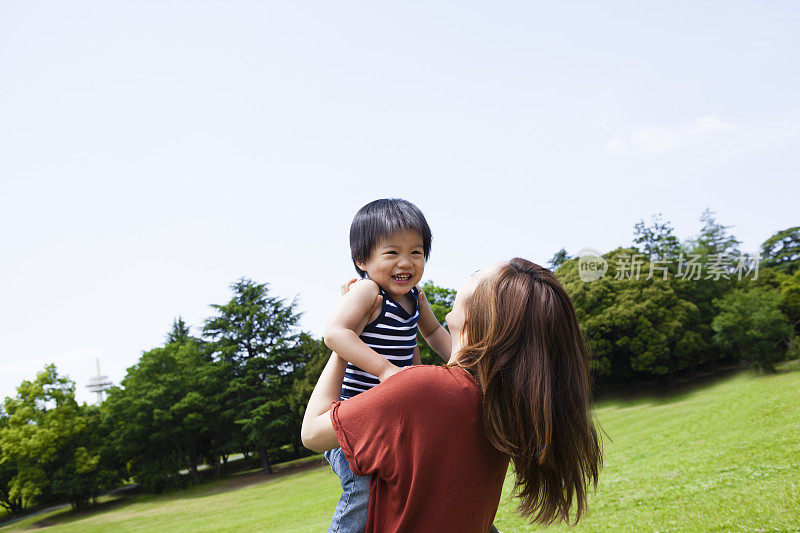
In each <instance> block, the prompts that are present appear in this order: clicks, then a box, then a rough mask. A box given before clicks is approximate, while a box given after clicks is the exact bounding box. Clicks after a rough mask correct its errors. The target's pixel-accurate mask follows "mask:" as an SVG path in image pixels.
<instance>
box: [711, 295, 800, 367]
mask: <svg viewBox="0 0 800 533" xmlns="http://www.w3.org/2000/svg"><path fill="white" fill-rule="evenodd" d="M718 305H719V308H720V312H719V314H718V315H717V316H716V317H715V318H714V321H713V325H712V326H713V329H714V341H715V342H716V343H717V344H719V345H720V346H721V347H722V349H723V350H730V351H733V352H735V353H736V354H737V355H738V356H739V357H741V358H743V359H746V360H750V361H754V362H755V364H757V365H758V367H759V369H760V370H762V371H763V370H767V371H769V372H773V371H774V370H775V368H774V363H775V362H776V361H780V360H782V359H783V358H784V357H785V355H786V344H787V343H788V342H789V340H790V339H791V338H792V336H793V330H792V328H791V326H790V325H789V323H788V320H787V318H786V316H785V315H784V314H783V313H782V312H781V310H780V305H781V298H780V296H779V295H778V294H777V293H775V292H773V291H763V290H749V291H747V290H734V291H732V292H730V293H729V294H727V295H725V297H723V298H722V299H721V301H720V302H719V303H718Z"/></svg>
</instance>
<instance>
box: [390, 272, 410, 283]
mask: <svg viewBox="0 0 800 533" xmlns="http://www.w3.org/2000/svg"><path fill="white" fill-rule="evenodd" d="M392 279H393V280H395V281H408V280H410V279H411V274H395V275H394V276H392Z"/></svg>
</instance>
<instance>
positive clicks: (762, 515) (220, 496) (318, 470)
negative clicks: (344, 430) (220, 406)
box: [2, 371, 800, 533]
mask: <svg viewBox="0 0 800 533" xmlns="http://www.w3.org/2000/svg"><path fill="white" fill-rule="evenodd" d="M596 415H597V419H598V420H599V423H600V425H601V426H602V428H603V429H604V430H605V432H606V433H607V434H608V436H609V437H610V439H611V440H609V438H604V455H605V466H604V469H603V473H602V475H601V477H600V484H599V486H598V491H597V493H596V494H595V495H593V496H592V497H591V499H590V504H589V515H588V516H587V517H585V518H584V520H582V522H581V524H580V525H579V526H578V528H577V529H581V530H587V531H598V530H603V531H606V530H620V531H632V530H637V531H712V530H716V531H731V530H748V531H797V530H800V372H798V371H792V372H784V373H780V374H777V375H772V376H759V375H756V374H754V373H750V372H743V373H740V374H738V375H736V376H733V377H729V378H726V379H723V380H720V381H717V382H715V383H713V384H711V385H706V386H704V387H703V388H698V389H696V390H693V391H691V392H686V393H682V394H678V395H674V396H671V397H669V398H656V399H654V398H649V399H638V400H607V401H603V402H600V403H598V405H597V409H596ZM242 485H245V486H243V487H242ZM510 487H511V478H509V479H508V480H507V483H506V490H505V491H504V497H503V500H502V501H501V504H500V509H499V511H498V514H497V519H496V520H495V523H496V525H497V526H498V528H499V529H500V530H501V531H503V532H513V531H530V530H532V529H533V528H531V527H530V526H526V525H525V524H524V522H523V521H522V520H521V519H520V518H519V517H518V516H517V515H516V514H515V513H514V502H513V500H509V498H508V494H509V491H510ZM338 495H339V485H338V480H337V478H336V476H335V475H334V474H333V473H332V472H331V471H330V469H329V468H328V467H326V466H321V467H315V468H311V469H308V470H304V471H301V472H293V473H287V474H284V475H282V476H276V477H275V478H272V479H270V480H261V481H259V480H256V481H255V482H253V483H251V484H249V485H247V484H244V483H240V484H239V485H237V484H236V479H230V480H224V481H220V482H213V483H208V484H205V485H201V486H197V487H194V488H191V489H188V490H184V491H178V492H174V493H171V494H166V495H160V496H137V497H133V498H127V499H122V500H119V501H117V502H113V501H112V502H105V503H103V504H102V505H101V506H100V508H99V509H96V510H94V511H91V512H87V513H86V514H80V515H74V514H72V513H71V512H68V511H56V512H52V513H49V514H47V515H40V516H37V517H31V518H28V519H25V520H23V521H21V522H18V523H16V524H12V525H11V526H7V527H5V528H2V531H4V532H5V531H13V530H26V529H33V528H37V529H38V528H39V527H41V526H43V525H51V524H52V527H49V528H48V530H50V531H54V532H56V531H58V532H60V531H76V532H77V531H80V532H81V533H89V532H93V531H109V530H115V531H116V530H140V531H153V530H166V531H225V530H260V531H293V532H294V531H325V530H326V529H327V524H328V521H329V519H330V516H331V513H332V511H333V508H334V506H335V503H336V500H337V498H338ZM551 529H552V530H556V531H557V530H560V529H566V528H565V527H564V526H556V527H553V528H551Z"/></svg>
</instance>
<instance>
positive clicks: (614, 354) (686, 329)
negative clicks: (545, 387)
mask: <svg viewBox="0 0 800 533" xmlns="http://www.w3.org/2000/svg"><path fill="white" fill-rule="evenodd" d="M634 253H636V250H635V249H630V248H618V249H617V250H614V251H612V252H609V253H607V254H605V255H604V256H603V257H604V258H605V259H606V261H607V262H608V270H607V272H606V274H605V275H604V276H603V277H601V278H600V279H597V280H595V281H592V282H584V281H582V280H581V279H580V275H579V272H578V260H577V259H573V260H570V261H568V262H567V263H565V264H564V265H562V267H561V268H560V269H559V270H558V277H559V280H560V281H561V282H562V284H563V285H564V288H565V289H566V290H567V292H568V293H569V295H570V297H571V299H572V301H573V304H574V305H575V311H576V314H577V316H578V320H579V322H580V324H581V328H582V329H583V332H584V334H585V337H586V340H587V343H588V346H589V349H590V353H591V355H592V359H591V360H590V366H591V368H592V369H593V371H594V372H595V375H596V376H597V378H598V382H599V383H600V384H605V383H613V382H623V383H627V382H630V381H632V380H636V379H640V378H642V377H659V378H660V377H664V378H666V379H667V380H669V381H670V382H671V381H672V378H673V377H674V376H675V374H676V373H677V372H679V371H681V370H683V369H685V368H687V367H689V366H692V364H693V361H694V360H695V358H696V356H697V354H698V352H701V351H702V350H703V349H704V343H703V341H702V338H701V336H700V335H699V334H698V332H697V331H696V330H695V329H694V324H695V322H696V320H697V316H698V310H697V307H696V306H695V305H694V304H693V303H692V302H690V301H688V300H686V299H684V298H682V297H681V295H680V294H679V293H678V292H677V291H675V289H674V288H673V286H672V283H671V282H670V281H669V280H663V279H661V278H659V277H652V278H651V279H647V276H646V275H644V274H642V275H640V276H639V277H638V279H637V278H636V276H630V277H626V276H622V275H618V274H619V270H618V268H620V265H622V264H624V260H625V259H626V257H627V258H629V257H631V256H632V255H633V254H634Z"/></svg>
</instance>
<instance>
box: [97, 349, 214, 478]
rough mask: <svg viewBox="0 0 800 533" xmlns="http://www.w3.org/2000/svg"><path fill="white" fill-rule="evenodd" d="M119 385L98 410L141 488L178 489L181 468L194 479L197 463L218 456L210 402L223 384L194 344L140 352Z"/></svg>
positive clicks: (208, 360) (110, 392)
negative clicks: (105, 415)
mask: <svg viewBox="0 0 800 533" xmlns="http://www.w3.org/2000/svg"><path fill="white" fill-rule="evenodd" d="M121 385H122V387H123V388H112V389H111V390H110V391H109V395H108V398H107V399H106V401H105V402H104V405H103V407H104V408H105V410H106V413H107V416H108V417H109V424H110V425H111V427H112V428H113V429H112V431H111V439H112V441H113V443H114V446H115V448H116V449H117V450H118V451H119V454H120V456H121V457H122V458H123V460H124V461H125V462H126V463H127V464H128V466H129V472H130V474H131V475H133V477H134V479H136V481H137V482H138V483H139V484H140V485H141V486H142V487H143V488H144V489H145V490H147V491H150V492H158V491H161V490H163V489H165V488H167V487H171V486H180V485H181V484H183V482H184V481H183V479H182V478H181V476H180V475H179V472H180V470H181V469H184V468H185V469H187V470H189V472H190V474H191V475H192V477H194V478H197V477H198V472H197V465H198V464H199V463H200V462H201V461H202V460H203V459H204V458H206V457H212V458H213V457H214V456H218V454H217V453H213V452H218V448H219V447H220V446H221V443H220V441H219V440H218V438H217V435H218V431H217V415H216V410H217V405H216V404H215V401H214V400H215V396H216V395H218V394H219V391H220V389H222V387H223V382H222V380H221V379H220V378H219V375H218V374H216V373H215V369H214V368H213V367H212V365H211V361H210V358H209V356H208V355H207V354H206V353H205V352H204V351H203V350H202V349H201V347H200V346H199V345H198V343H197V342H195V341H194V340H191V339H188V340H186V341H184V342H182V343H180V342H172V343H169V344H167V345H165V346H164V347H162V348H155V349H153V350H150V351H148V352H145V353H144V354H142V357H141V358H140V359H139V361H138V363H137V364H136V365H134V366H133V367H131V368H129V369H128V372H127V375H126V376H125V378H124V379H123V380H122V383H121ZM215 446H216V448H215Z"/></svg>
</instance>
